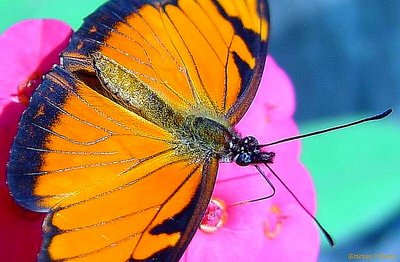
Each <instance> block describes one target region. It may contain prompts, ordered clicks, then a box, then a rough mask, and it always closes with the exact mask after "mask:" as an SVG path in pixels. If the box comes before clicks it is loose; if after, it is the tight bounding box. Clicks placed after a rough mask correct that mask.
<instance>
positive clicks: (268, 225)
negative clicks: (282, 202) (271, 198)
mask: <svg viewBox="0 0 400 262" xmlns="http://www.w3.org/2000/svg"><path fill="white" fill-rule="evenodd" d="M286 218H287V217H286V216H284V215H283V214H282V211H281V210H280V208H279V207H278V206H277V205H272V206H271V208H270V210H269V212H268V215H267V219H266V220H265V221H264V234H265V236H266V237H267V238H268V239H274V238H276V237H277V236H279V234H280V233H281V230H282V225H283V221H284V220H285V219H286Z"/></svg>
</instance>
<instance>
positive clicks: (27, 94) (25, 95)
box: [18, 73, 42, 106]
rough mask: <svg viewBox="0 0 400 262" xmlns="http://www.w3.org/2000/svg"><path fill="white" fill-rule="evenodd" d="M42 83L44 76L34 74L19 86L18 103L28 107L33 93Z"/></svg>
mask: <svg viewBox="0 0 400 262" xmlns="http://www.w3.org/2000/svg"><path fill="white" fill-rule="evenodd" d="M41 82H42V76H41V74H38V73H34V74H32V75H31V76H30V77H29V78H28V79H26V80H25V81H22V82H21V83H20V84H19V85H18V101H19V102H20V103H21V104H24V105H26V106H27V105H28V104H29V99H30V98H31V96H32V94H33V92H34V91H35V89H36V88H37V87H38V85H39V84H40V83H41Z"/></svg>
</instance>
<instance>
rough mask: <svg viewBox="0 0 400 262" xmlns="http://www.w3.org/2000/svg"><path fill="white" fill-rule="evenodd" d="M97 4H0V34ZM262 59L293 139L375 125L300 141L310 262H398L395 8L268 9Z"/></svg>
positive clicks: (326, 5) (348, 2) (352, 0)
mask: <svg viewBox="0 0 400 262" xmlns="http://www.w3.org/2000/svg"><path fill="white" fill-rule="evenodd" d="M103 2H105V1H104V0H90V1H80V0H69V1H54V0H0V17H1V18H0V32H3V31H4V30H5V29H6V28H7V27H9V26H10V25H12V24H14V23H15V22H17V21H19V20H22V19H26V18H43V17H46V18H58V19H61V20H64V21H66V22H67V23H69V24H70V25H71V26H72V27H73V28H74V29H77V28H78V27H79V25H80V24H81V22H82V19H83V17H85V16H86V15H88V14H89V13H91V12H92V11H94V10H95V9H96V7H97V6H98V5H99V4H101V3H103ZM270 6H271V25H272V29H271V32H272V35H271V40H270V53H271V54H272V55H273V56H274V57H275V59H276V60H277V61H278V63H279V64H280V65H281V66H282V67H283V68H284V69H285V70H286V72H287V73H288V74H289V75H290V77H291V78H292V80H293V82H294V85H295V87H296V95H297V105H298V106H297V112H296V120H297V122H298V124H299V127H300V130H301V132H302V133H306V132H309V131H313V130H317V129H321V128H325V127H330V126H333V125H337V124H340V123H345V122H348V121H351V120H355V119H359V118H361V117H364V116H367V115H371V114H375V113H378V112H380V111H382V110H385V109H386V108H388V107H393V108H394V109H395V112H394V113H393V114H392V116H391V117H390V118H388V119H385V120H383V121H379V122H374V123H369V124H365V125H362V126H358V127H353V128H350V129H347V130H343V131H338V132H335V133H333V134H326V135H322V136H318V137H312V138H307V139H305V140H303V150H302V152H303V153H302V159H303V161H304V163H305V165H306V166H307V167H308V169H309V170H310V172H311V174H312V176H313V177H314V180H315V184H316V188H317V192H318V219H319V220H320V222H321V223H322V224H324V225H325V227H326V228H327V229H328V231H329V232H330V233H331V234H332V235H333V237H334V238H335V240H336V242H337V247H336V248H334V249H330V248H329V247H328V246H327V244H326V243H325V241H324V240H322V249H321V255H320V261H346V260H347V255H348V254H350V253H353V254H372V255H373V254H395V255H396V256H397V260H398V261H400V172H399V169H400V164H399V151H400V115H399V113H398V112H397V111H396V109H397V108H398V107H399V105H400V74H399V73H400V44H399V43H400V1H398V0H392V1H390V0H384V1H376V0H329V1H328V0H298V1H293V0H271V1H270Z"/></svg>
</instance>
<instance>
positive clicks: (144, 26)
mask: <svg viewBox="0 0 400 262" xmlns="http://www.w3.org/2000/svg"><path fill="white" fill-rule="evenodd" d="M267 35H268V17H267V5H266V3H265V2H263V1H256V0H235V1H226V0H218V1H217V0H198V1H193V0H178V1H136V2H135V1H127V0H113V1H110V2H108V3H107V4H105V5H104V6H102V7H100V8H99V9H98V10H97V11H96V12H95V13H94V14H92V15H91V16H89V17H88V18H87V19H86V21H85V23H84V24H83V26H82V28H81V29H80V30H78V31H77V32H76V33H75V34H74V36H73V38H72V40H71V43H70V45H69V47H68V48H67V49H66V51H65V52H64V53H63V55H62V58H63V60H62V67H61V68H60V67H56V68H55V69H54V70H53V71H52V72H51V73H50V74H49V75H47V76H46V78H45V79H44V82H43V83H42V85H41V86H40V87H39V88H38V90H37V92H36V93H35V94H34V96H33V98H32V100H31V104H30V107H29V108H28V110H27V111H26V112H25V113H24V115H23V117H22V119H21V123H20V128H19V132H18V134H17V137H16V140H15V142H14V145H13V148H12V154H11V160H10V163H9V166H8V183H9V186H10V190H11V193H12V194H13V196H14V198H15V199H16V201H17V202H19V203H20V204H21V205H23V206H25V207H27V208H29V209H31V210H34V211H49V214H48V216H47V218H46V221H45V224H44V227H43V230H44V243H43V246H42V250H41V253H40V256H39V258H40V259H42V260H49V259H52V260H60V261H61V260H62V261H94V260H96V261H98V260H104V261H110V260H114V261H120V260H146V261H149V260H157V259H158V260H162V261H166V260H168V261H177V260H178V259H179V258H180V256H181V255H182V253H183V252H184V249H185V248H186V246H187V245H188V243H189V241H190V239H191V238H192V236H193V234H194V233H195V231H196V229H197V227H198V224H199V223H200V220H201V218H202V214H203V212H204V210H205V208H206V206H207V204H208V202H209V199H210V197H211V193H212V189H213V185H214V182H215V176H216V170H217V158H216V156H213V157H211V158H200V157H199V156H198V155H196V154H180V153H177V152H178V151H179V150H178V151H177V148H178V147H179V146H181V143H182V141H180V140H179V139H177V137H176V134H175V133H176V131H177V130H176V129H177V128H179V123H180V121H181V119H185V118H187V117H188V116H190V115H195V116H202V117H206V118H211V119H213V120H215V121H216V122H218V123H220V124H221V125H223V126H225V127H226V128H227V129H230V128H231V126H232V125H233V124H235V123H236V122H237V121H238V120H239V119H240V118H241V117H242V115H243V114H244V112H245V111H246V110H247V108H248V106H249V105H250V103H251V100H252V99H253V97H254V95H255V92H256V90H257V86H258V83H259V81H260V75H261V72H262V68H263V64H264V60H265V55H266V44H267ZM105 86H106V88H105ZM109 88H111V89H112V88H116V90H117V91H116V92H117V93H118V95H115V93H112V92H110V90H109ZM127 94H128V95H127ZM123 97H125V98H126V99H125V100H124V99H122V98H123ZM130 98H131V99H130ZM151 101H154V103H151ZM115 102H116V103H115ZM154 105H156V106H154Z"/></svg>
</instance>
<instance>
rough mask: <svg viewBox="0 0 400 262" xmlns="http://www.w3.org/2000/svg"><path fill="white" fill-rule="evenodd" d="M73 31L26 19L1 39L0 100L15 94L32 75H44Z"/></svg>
mask: <svg viewBox="0 0 400 262" xmlns="http://www.w3.org/2000/svg"><path fill="white" fill-rule="evenodd" d="M71 34H72V30H71V28H70V27H69V26H68V25H67V24H65V23H64V22H61V21H58V20H54V19H37V20H26V21H22V22H20V23H17V24H15V25H14V26H12V27H11V28H9V29H8V30H7V31H5V32H4V33H3V34H2V35H1V36H0V47H1V48H0V61H1V63H0V97H2V98H6V97H9V96H10V95H14V94H16V89H17V87H18V85H19V84H20V83H21V82H23V81H26V80H27V79H29V78H30V77H31V76H32V75H33V74H38V73H39V74H40V75H42V74H45V73H46V72H47V71H49V70H50V69H51V67H52V66H53V65H54V64H56V63H58V62H59V54H60V52H61V51H62V50H63V49H64V48H65V47H66V45H67V43H68V41H69V38H70V37H71Z"/></svg>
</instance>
